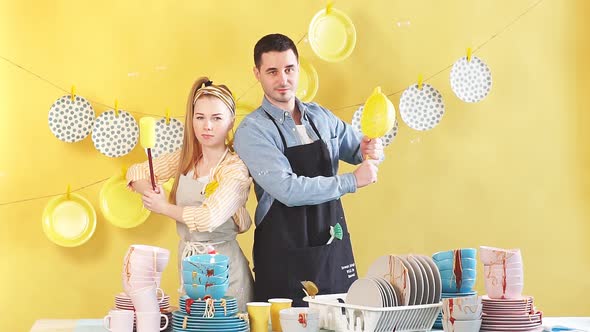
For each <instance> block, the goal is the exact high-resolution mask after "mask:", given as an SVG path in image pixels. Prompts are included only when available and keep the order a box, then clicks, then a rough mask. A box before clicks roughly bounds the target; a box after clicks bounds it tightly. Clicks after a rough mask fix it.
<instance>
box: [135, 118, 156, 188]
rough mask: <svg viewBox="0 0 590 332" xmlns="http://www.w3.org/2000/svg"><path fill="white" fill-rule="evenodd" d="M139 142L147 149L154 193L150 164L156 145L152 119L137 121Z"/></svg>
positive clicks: (154, 125)
mask: <svg viewBox="0 0 590 332" xmlns="http://www.w3.org/2000/svg"><path fill="white" fill-rule="evenodd" d="M139 142H140V144H141V146H142V147H143V148H144V149H147V155H148V162H149V165H150V179H151V181H152V189H153V190H154V191H156V180H155V177H154V165H153V162H152V148H153V147H154V146H155V145H156V120H155V119H154V118H152V117H149V116H145V117H143V118H141V119H140V120H139Z"/></svg>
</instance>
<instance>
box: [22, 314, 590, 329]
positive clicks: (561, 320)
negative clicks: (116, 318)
mask: <svg viewBox="0 0 590 332" xmlns="http://www.w3.org/2000/svg"><path fill="white" fill-rule="evenodd" d="M102 324H103V320H102V318H100V319H39V320H37V321H36V322H35V324H33V327H32V328H31V330H30V332H108V330H107V329H105V328H104V327H103V325H102ZM543 326H544V327H545V330H546V331H551V328H552V327H557V326H561V327H569V328H572V329H576V331H586V332H590V317H543ZM322 331H325V330H322ZM432 331H441V330H432ZM556 331H557V329H556Z"/></svg>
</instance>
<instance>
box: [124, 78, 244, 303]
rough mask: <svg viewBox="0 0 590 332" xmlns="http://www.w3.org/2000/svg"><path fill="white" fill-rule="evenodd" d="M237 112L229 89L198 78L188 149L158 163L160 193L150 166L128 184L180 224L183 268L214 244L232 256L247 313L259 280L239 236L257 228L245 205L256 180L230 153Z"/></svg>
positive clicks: (189, 112) (190, 106)
mask: <svg viewBox="0 0 590 332" xmlns="http://www.w3.org/2000/svg"><path fill="white" fill-rule="evenodd" d="M235 110H236V105H235V101H234V99H233V96H232V94H231V92H230V90H229V89H228V88H227V87H226V86H224V85H214V84H213V83H212V82H211V81H210V80H209V79H208V78H207V77H202V78H200V79H198V80H197V81H196V82H195V83H194V84H193V87H192V88H191V91H190V93H189V97H188V102H187V108H186V118H185V128H184V141H183V146H182V149H181V150H179V151H177V152H174V153H170V154H166V155H163V156H160V157H158V158H155V159H154V161H153V164H154V175H155V178H156V180H157V183H158V187H157V189H156V190H155V191H154V190H152V187H151V184H150V181H149V179H150V173H149V166H148V163H147V162H144V163H141V164H136V165H133V166H132V167H130V168H129V171H128V172H127V180H128V181H129V185H130V187H131V188H133V190H135V191H137V192H139V193H141V194H142V195H143V196H142V200H143V204H144V206H145V207H146V208H147V209H148V210H150V211H152V212H155V213H159V214H163V215H166V216H168V217H170V218H172V219H174V220H176V228H177V231H178V235H179V236H180V243H179V247H178V253H179V269H181V267H182V265H181V264H180V261H181V260H182V259H183V258H184V257H188V256H191V255H195V254H201V253H206V250H207V247H208V246H209V245H212V246H213V247H214V248H215V250H216V251H217V253H219V254H223V255H226V256H229V257H230V270H229V273H230V274H229V279H230V282H229V289H228V291H227V295H231V296H235V297H236V298H237V301H238V304H239V307H240V310H241V311H245V310H246V303H247V302H249V301H251V300H252V298H253V279H252V273H251V272H250V268H249V264H248V261H247V260H246V257H245V256H244V254H243V252H242V250H241V249H240V246H239V245H238V243H237V241H236V235H237V234H239V233H243V232H245V231H247V230H248V228H249V227H250V225H251V219H250V216H249V215H248V212H247V211H246V208H245V206H244V205H245V204H246V200H247V199H248V194H249V192H250V184H251V183H252V180H251V178H250V177H249V175H248V169H247V168H246V165H244V163H243V162H242V161H241V160H240V158H239V157H238V156H237V154H235V153H234V152H233V151H230V149H231V148H232V142H231V141H229V140H228V134H229V132H230V130H231V129H232V128H233V125H234V119H235ZM172 177H174V179H175V181H174V185H173V187H172V190H171V192H170V199H169V200H166V195H165V193H164V190H163V188H162V183H164V182H166V181H167V180H168V179H170V178H172ZM180 276H181V291H182V283H183V281H182V273H180Z"/></svg>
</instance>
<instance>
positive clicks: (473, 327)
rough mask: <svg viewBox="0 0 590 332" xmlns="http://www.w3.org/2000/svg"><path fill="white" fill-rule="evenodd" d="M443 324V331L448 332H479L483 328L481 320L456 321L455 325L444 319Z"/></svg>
mask: <svg viewBox="0 0 590 332" xmlns="http://www.w3.org/2000/svg"><path fill="white" fill-rule="evenodd" d="M442 323H443V329H444V330H445V331H447V332H477V331H479V329H480V327H481V319H476V320H456V321H455V322H454V323H453V324H451V323H450V322H449V321H448V320H446V319H443V321H442Z"/></svg>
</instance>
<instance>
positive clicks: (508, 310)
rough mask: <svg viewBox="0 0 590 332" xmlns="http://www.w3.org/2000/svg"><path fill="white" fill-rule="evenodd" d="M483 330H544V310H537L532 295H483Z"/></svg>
mask: <svg viewBox="0 0 590 332" xmlns="http://www.w3.org/2000/svg"><path fill="white" fill-rule="evenodd" d="M482 304H483V315H482V323H481V331H502V332H505V331H542V329H543V327H542V324H543V319H542V315H543V314H542V312H540V311H537V310H536V308H535V306H534V304H533V298H532V297H531V296H524V297H522V298H521V299H510V300H506V299H490V298H489V297H488V296H483V297H482Z"/></svg>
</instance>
